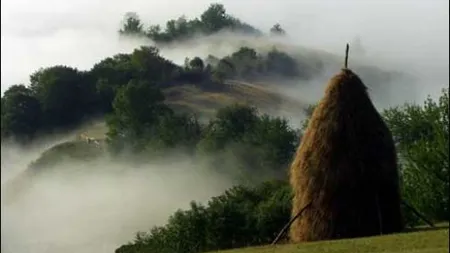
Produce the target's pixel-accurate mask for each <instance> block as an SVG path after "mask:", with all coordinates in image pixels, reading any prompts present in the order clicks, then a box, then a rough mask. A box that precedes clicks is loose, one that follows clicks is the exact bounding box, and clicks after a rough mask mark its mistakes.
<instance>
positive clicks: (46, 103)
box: [30, 66, 95, 128]
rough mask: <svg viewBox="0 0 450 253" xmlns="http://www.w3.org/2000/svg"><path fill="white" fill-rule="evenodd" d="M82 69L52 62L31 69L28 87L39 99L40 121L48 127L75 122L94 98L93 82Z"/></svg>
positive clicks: (68, 124)
mask: <svg viewBox="0 0 450 253" xmlns="http://www.w3.org/2000/svg"><path fill="white" fill-rule="evenodd" d="M91 80H92V79H90V78H88V75H86V74H85V73H83V72H80V71H78V70H77V69H74V68H71V67H66V66H54V67H49V68H45V69H40V70H39V71H37V72H35V73H33V74H32V75H31V76H30V89H31V91H32V92H33V95H34V96H35V97H36V98H37V99H38V100H39V102H40V105H41V108H42V112H43V123H44V124H45V125H46V127H48V128H59V127H70V126H72V125H73V124H76V123H79V122H80V120H81V119H82V118H83V116H85V115H86V114H87V113H86V112H87V111H91V108H89V106H90V105H91V102H92V100H93V99H94V98H93V96H94V95H95V94H93V92H95V83H92V82H90V81H91Z"/></svg>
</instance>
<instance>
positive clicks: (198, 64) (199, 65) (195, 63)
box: [189, 57, 205, 72]
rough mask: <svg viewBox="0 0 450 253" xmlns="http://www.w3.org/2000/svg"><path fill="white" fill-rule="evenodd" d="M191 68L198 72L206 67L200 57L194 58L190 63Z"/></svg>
mask: <svg viewBox="0 0 450 253" xmlns="http://www.w3.org/2000/svg"><path fill="white" fill-rule="evenodd" d="M189 67H190V68H191V69H195V70H198V71H200V72H201V71H203V68H204V67H205V64H204V63H203V60H202V59H201V58H200V57H194V58H193V59H192V60H191V61H190V62H189Z"/></svg>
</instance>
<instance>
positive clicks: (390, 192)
mask: <svg viewBox="0 0 450 253" xmlns="http://www.w3.org/2000/svg"><path fill="white" fill-rule="evenodd" d="M290 182H291V185H292V187H293V191H294V199H293V209H292V216H295V215H296V214H297V213H298V212H299V210H300V209H302V208H303V207H304V206H305V205H307V204H308V203H309V202H311V205H310V206H309V208H308V209H307V210H305V211H304V213H303V214H302V216H301V217H299V218H298V219H297V220H295V221H294V222H293V223H292V225H291V228H290V239H291V241H293V242H302V241H316V240H329V239H339V238H354V237H363V236H372V235H379V234H389V233H393V232H399V231H401V230H402V229H403V226H404V225H403V222H402V215H401V211H400V205H401V199H400V191H399V175H398V169H397V157H396V151H395V146H394V141H393V138H392V135H391V133H390V131H389V129H388V128H387V126H386V124H385V123H384V121H383V119H382V117H381V116H380V114H379V113H378V112H377V110H376V109H375V107H374V106H373V104H372V101H371V100H370V98H369V95H368V93H367V88H366V86H365V85H364V84H363V83H362V81H361V80H360V78H359V77H358V76H357V75H356V74H354V73H353V72H352V71H351V70H348V69H344V70H342V71H341V72H340V73H339V74H338V75H336V76H334V77H333V78H332V79H331V80H330V81H329V83H328V86H327V89H326V91H325V96H324V98H323V99H322V100H321V101H320V103H319V105H318V106H317V108H316V109H315V110H314V113H313V115H312V117H311V119H310V121H309V125H308V127H307V129H306V131H305V134H304V136H303V138H302V141H301V143H300V146H299V148H298V150H297V153H296V156H295V158H294V161H293V163H292V165H291V168H290Z"/></svg>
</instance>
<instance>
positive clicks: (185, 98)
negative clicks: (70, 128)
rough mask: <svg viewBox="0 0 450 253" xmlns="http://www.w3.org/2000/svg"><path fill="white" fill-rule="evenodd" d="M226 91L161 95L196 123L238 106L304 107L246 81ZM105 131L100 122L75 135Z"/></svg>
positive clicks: (180, 90) (97, 135)
mask: <svg viewBox="0 0 450 253" xmlns="http://www.w3.org/2000/svg"><path fill="white" fill-rule="evenodd" d="M226 85H227V88H226V89H223V90H220V91H207V90H202V89H201V88H199V87H196V86H195V85H189V84H186V85H182V86H176V87H172V88H167V89H165V90H164V91H163V92H164V94H165V96H166V103H167V104H168V105H169V106H170V107H171V108H172V109H174V110H176V111H177V112H187V113H194V114H196V115H197V116H198V117H199V119H200V120H205V119H209V118H211V117H212V116H214V114H215V112H216V110H217V109H219V108H223V107H225V106H228V105H231V104H234V103H241V104H249V105H252V106H256V107H257V108H258V109H259V110H260V111H261V112H264V113H267V112H278V111H283V112H286V113H292V114H298V112H299V111H301V110H302V108H305V107H306V106H307V105H306V104H301V103H299V102H298V101H295V100H293V99H291V98H289V97H286V96H283V95H280V94H278V93H276V92H275V91H273V90H271V89H270V88H269V87H267V86H263V85H254V84H251V83H246V82H237V81H229V82H227V84H226ZM106 131H107V128H106V125H105V123H104V122H103V121H96V122H90V123H86V124H84V125H83V126H81V127H80V128H79V129H78V131H76V136H80V135H81V134H84V135H85V136H89V137H91V138H94V139H103V138H105V134H106Z"/></svg>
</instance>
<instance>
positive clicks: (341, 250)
mask: <svg viewBox="0 0 450 253" xmlns="http://www.w3.org/2000/svg"><path fill="white" fill-rule="evenodd" d="M448 236H449V229H448V226H441V227H440V228H437V229H423V230H422V231H419V232H410V233H403V234H396V235H387V236H377V237H367V238H359V239H347V240H336V241H325V242H313V243H304V244H298V245H280V246H266V247H256V248H247V249H236V250H227V251H220V252H221V253H275V252H277V253H322V252H328V253H348V252H354V253H357V252H359V253H369V252H370V253H381V252H386V253H410V252H411V253H412V252H414V253H444V252H448V249H449V238H448Z"/></svg>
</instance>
